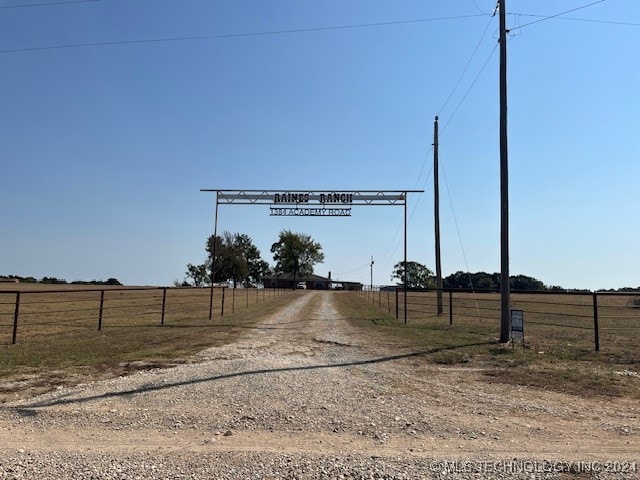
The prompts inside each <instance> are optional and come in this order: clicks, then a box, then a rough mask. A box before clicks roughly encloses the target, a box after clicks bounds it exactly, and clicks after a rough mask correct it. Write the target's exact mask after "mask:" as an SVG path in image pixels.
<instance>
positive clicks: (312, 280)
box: [262, 273, 331, 290]
mask: <svg viewBox="0 0 640 480" xmlns="http://www.w3.org/2000/svg"><path fill="white" fill-rule="evenodd" d="M262 283H263V284H264V288H291V289H293V288H294V284H293V276H292V275H291V274H288V273H287V274H282V275H272V276H268V277H262ZM302 284H304V287H302ZM295 287H296V288H307V289H309V290H329V288H330V287H331V278H325V277H321V276H320V275H315V274H311V275H307V276H304V277H300V278H297V279H296V282H295Z"/></svg>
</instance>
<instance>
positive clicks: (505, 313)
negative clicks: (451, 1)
mask: <svg viewBox="0 0 640 480" xmlns="http://www.w3.org/2000/svg"><path fill="white" fill-rule="evenodd" d="M498 9H499V10H500V310H501V319H500V342H501V343H506V342H508V341H509V337H510V336H511V300H510V296H511V288H510V285H509V162H508V160H507V159H508V157H507V21H506V7H505V0H498Z"/></svg>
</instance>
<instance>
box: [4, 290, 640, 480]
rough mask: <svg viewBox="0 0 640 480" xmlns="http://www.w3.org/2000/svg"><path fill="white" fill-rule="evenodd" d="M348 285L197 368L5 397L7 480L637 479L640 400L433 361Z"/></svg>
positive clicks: (307, 298) (198, 362) (294, 309)
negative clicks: (498, 381) (367, 311)
mask: <svg viewBox="0 0 640 480" xmlns="http://www.w3.org/2000/svg"><path fill="white" fill-rule="evenodd" d="M339 294H342V293H331V292H317V291H308V292H306V293H304V294H303V295H302V296H300V297H299V298H297V299H296V300H295V301H294V302H293V303H292V304H290V305H289V306H288V307H287V308H285V309H283V310H282V311H280V312H278V314H276V315H273V316H272V317H270V318H269V319H267V320H266V321H265V322H264V323H262V324H261V325H260V326H259V327H258V328H256V329H255V330H253V331H252V332H251V333H250V334H249V335H247V336H246V337H244V338H243V339H242V340H241V341H240V342H238V343H235V344H232V345H227V346H224V347H219V348H212V349H209V350H206V351H204V352H202V353H200V354H199V355H198V356H197V358H196V359H194V362H193V363H188V364H184V365H180V366H177V367H175V368H170V369H163V370H150V371H143V372H139V373H136V374H134V375H131V376H128V377H121V378H116V379H112V380H108V381H101V382H96V383H91V384H83V385H78V386H77V387H74V388H69V389H60V390H57V391H55V392H52V393H49V394H46V395H41V396H38V397H34V398H31V399H28V400H24V401H19V402H15V403H12V404H4V405H3V406H2V407H0V447H1V451H0V479H18V478H28V479H61V478H62V479H67V478H69V479H181V478H184V479H210V478H222V479H227V478H228V479H235V478H327V479H329V478H358V479H360V478H362V479H365V478H366V479H368V478H389V479H391V478H397V479H404V478H407V479H408V478H523V479H524V478H526V479H531V478H639V477H638V474H637V472H636V471H635V469H636V468H637V467H636V466H635V464H633V463H632V462H638V461H640V407H639V405H638V402H637V401H633V400H630V399H616V400H612V401H603V400H597V399H583V398H575V397H571V396H567V395H561V394H557V393H553V392H544V391H542V390H539V389H538V390H533V389H528V388H524V387H521V388H518V387H513V386H507V385H495V384H488V383H486V382H484V381H483V380H482V374H481V372H477V371H474V370H472V369H464V368H443V367H438V366H435V365H433V364H429V363H427V362H426V361H425V359H424V355H423V353H421V352H415V351H409V350H401V351H396V350H393V348H392V347H391V346H390V345H389V344H385V343H384V342H381V341H372V340H371V339H370V338H363V334H362V332H361V331H359V330H356V329H354V328H352V327H350V326H349V325H348V323H347V322H346V321H345V320H344V319H341V318H340V317H339V315H338V313H337V311H336V310H335V308H334V306H333V304H332V298H333V297H332V296H333V295H339ZM305 312H307V313H305ZM308 312H312V313H311V314H309V313H308Z"/></svg>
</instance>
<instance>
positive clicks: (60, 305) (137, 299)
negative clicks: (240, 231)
mask: <svg viewBox="0 0 640 480" xmlns="http://www.w3.org/2000/svg"><path fill="white" fill-rule="evenodd" d="M285 291H286V290H284V289H276V288H240V289H234V288H228V287H214V288H189V287H186V288H184V287H134V288H131V287H106V288H94V289H78V288H77V287H68V288H62V289H57V290H49V289H42V288H37V287H31V288H29V287H26V288H25V287H22V288H20V287H17V288H15V289H13V290H1V291H0V344H8V343H10V344H16V343H17V342H18V338H19V337H20V338H23V337H24V338H28V337H29V336H38V335H64V334H69V333H72V332H73V331H74V330H78V329H95V330H98V331H99V330H102V329H105V328H141V327H148V326H157V325H170V324H178V323H179V324H188V323H189V322H191V323H194V324H198V325H202V324H203V323H204V322H206V321H208V320H211V319H212V318H213V317H223V316H224V315H225V314H229V313H231V314H233V313H236V311H240V310H242V309H248V308H249V307H251V306H252V305H255V304H257V303H259V302H262V301H265V300H269V299H271V298H275V297H277V296H280V295H282V294H283V293H284V292H285Z"/></svg>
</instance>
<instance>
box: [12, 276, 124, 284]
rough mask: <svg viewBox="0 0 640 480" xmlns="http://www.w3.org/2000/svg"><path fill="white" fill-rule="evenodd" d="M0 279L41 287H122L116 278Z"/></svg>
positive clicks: (18, 277) (14, 277) (17, 277)
mask: <svg viewBox="0 0 640 480" xmlns="http://www.w3.org/2000/svg"><path fill="white" fill-rule="evenodd" d="M0 279H2V280H8V281H17V282H19V283H41V284H43V285H122V283H120V281H119V280H118V279H117V278H109V279H107V280H74V281H73V282H67V281H66V280H65V279H64V278H56V277H42V278H41V279H37V278H35V277H22V276H20V275H0Z"/></svg>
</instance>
